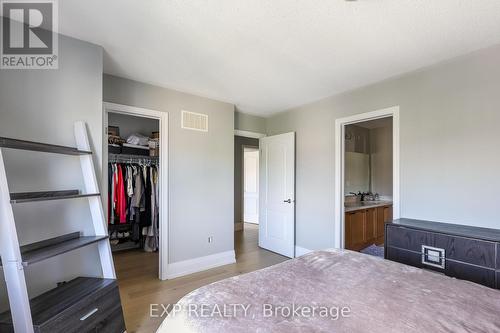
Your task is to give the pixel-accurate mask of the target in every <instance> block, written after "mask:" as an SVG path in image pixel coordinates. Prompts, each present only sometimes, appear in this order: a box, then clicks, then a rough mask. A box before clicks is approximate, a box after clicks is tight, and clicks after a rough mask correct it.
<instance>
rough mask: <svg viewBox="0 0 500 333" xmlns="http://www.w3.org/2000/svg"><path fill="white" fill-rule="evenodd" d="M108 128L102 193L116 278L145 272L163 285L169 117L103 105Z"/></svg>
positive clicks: (166, 247)
mask: <svg viewBox="0 0 500 333" xmlns="http://www.w3.org/2000/svg"><path fill="white" fill-rule="evenodd" d="M104 124H105V127H104V128H105V133H104V138H105V140H103V141H104V142H103V179H105V180H107V181H104V182H103V186H102V192H103V197H104V198H108V200H107V202H106V203H105V207H106V210H107V213H106V215H107V221H108V223H107V226H108V230H109V236H110V242H111V247H112V251H113V256H114V258H115V266H116V268H117V272H118V273H119V271H120V270H121V271H123V272H126V271H131V270H141V271H143V272H145V274H150V275H151V276H157V277H158V278H159V279H161V280H165V279H166V273H167V267H168V261H167V258H168V253H167V251H168V234H167V231H168V158H167V157H168V143H167V138H168V118H167V114H166V113H164V112H159V111H153V110H148V109H141V108H136V107H130V106H125V105H119V104H113V103H104ZM120 171H121V172H120ZM120 176H121V177H120ZM130 265H132V266H130ZM121 266H123V267H121ZM118 279H120V276H119V274H118Z"/></svg>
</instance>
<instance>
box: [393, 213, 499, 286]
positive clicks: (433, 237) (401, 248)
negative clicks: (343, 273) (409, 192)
mask: <svg viewBox="0 0 500 333" xmlns="http://www.w3.org/2000/svg"><path fill="white" fill-rule="evenodd" d="M385 230H386V231H385V243H384V244H385V245H384V246H385V258H386V259H388V260H393V261H397V262H400V263H403V264H407V265H411V266H415V267H419V268H425V269H430V270H434V271H437V272H440V273H443V274H445V275H447V276H451V277H455V278H458V279H462V280H468V281H472V282H476V283H479V284H482V285H485V286H488V287H491V288H496V289H500V230H496V229H488V228H479V227H471V226H464V225H456V224H448V223H438V222H430V221H421V220H412V219H399V220H394V221H393V222H392V223H387V224H386V226H385Z"/></svg>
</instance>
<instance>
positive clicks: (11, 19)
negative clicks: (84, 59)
mask: <svg viewBox="0 0 500 333" xmlns="http://www.w3.org/2000/svg"><path fill="white" fill-rule="evenodd" d="M56 1H57V0H0V4H1V9H0V10H1V11H0V16H2V33H1V62H0V68H2V69H8V68H10V69H57V68H58V36H57V3H56Z"/></svg>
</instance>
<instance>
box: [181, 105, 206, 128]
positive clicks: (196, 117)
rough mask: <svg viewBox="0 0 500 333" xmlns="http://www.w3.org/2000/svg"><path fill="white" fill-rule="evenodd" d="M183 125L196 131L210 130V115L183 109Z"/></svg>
mask: <svg viewBox="0 0 500 333" xmlns="http://www.w3.org/2000/svg"><path fill="white" fill-rule="evenodd" d="M181 127H182V128H185V129H190V130H194V131H201V132H208V115H206V114H201V113H196V112H190V111H184V110H183V111H182V123H181Z"/></svg>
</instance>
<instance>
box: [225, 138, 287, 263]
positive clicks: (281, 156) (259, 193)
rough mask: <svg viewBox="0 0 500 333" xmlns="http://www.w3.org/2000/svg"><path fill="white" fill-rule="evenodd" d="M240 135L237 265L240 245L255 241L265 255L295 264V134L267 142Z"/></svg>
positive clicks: (237, 140)
mask: <svg viewBox="0 0 500 333" xmlns="http://www.w3.org/2000/svg"><path fill="white" fill-rule="evenodd" d="M235 134H236V135H235V137H234V138H235V145H234V147H235V169H234V175H235V180H234V184H235V196H234V198H235V209H234V211H235V250H236V260H238V256H239V250H238V249H239V248H240V244H239V243H241V241H242V240H245V239H252V240H255V242H257V243H258V246H259V247H260V248H262V249H265V250H269V251H271V252H275V253H277V254H281V255H283V256H286V257H289V258H293V257H295V133H294V132H290V133H284V134H278V135H273V136H265V135H264V134H259V133H251V132H244V131H235ZM249 134H250V135H249ZM243 135H245V136H243ZM249 237H250V238H249Z"/></svg>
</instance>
